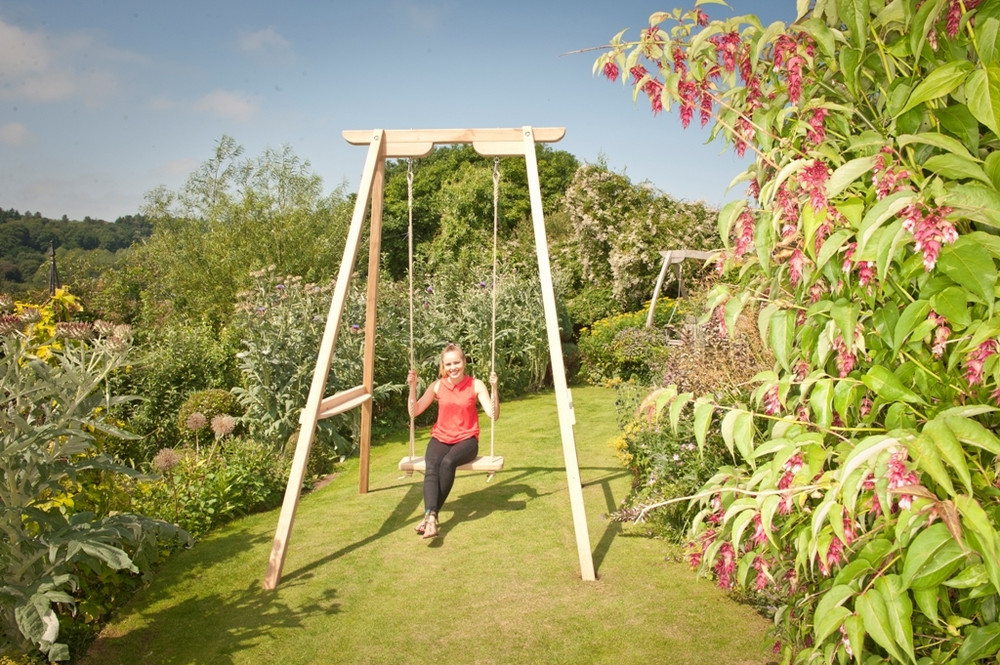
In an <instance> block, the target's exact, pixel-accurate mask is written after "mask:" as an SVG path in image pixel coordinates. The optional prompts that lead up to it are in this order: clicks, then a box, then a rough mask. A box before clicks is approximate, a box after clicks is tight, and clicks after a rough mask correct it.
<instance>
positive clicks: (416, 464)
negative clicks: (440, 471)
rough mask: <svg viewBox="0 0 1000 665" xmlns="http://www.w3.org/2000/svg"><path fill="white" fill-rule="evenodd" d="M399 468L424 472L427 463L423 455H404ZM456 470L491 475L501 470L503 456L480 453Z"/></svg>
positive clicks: (410, 471)
mask: <svg viewBox="0 0 1000 665" xmlns="http://www.w3.org/2000/svg"><path fill="white" fill-rule="evenodd" d="M399 470H400V471H406V472H407V473H413V472H414V471H419V472H420V473H424V472H425V471H426V470H427V465H426V464H425V462H424V458H423V456H420V457H404V458H403V459H401V460H399ZM458 470H459V471H485V472H487V473H489V474H490V475H493V474H494V473H496V472H497V471H503V457H501V456H500V455H494V456H491V455H481V456H479V457H477V458H476V459H474V460H472V461H471V462H469V463H467V464H463V465H462V466H460V467H458Z"/></svg>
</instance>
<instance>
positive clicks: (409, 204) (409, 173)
mask: <svg viewBox="0 0 1000 665" xmlns="http://www.w3.org/2000/svg"><path fill="white" fill-rule="evenodd" d="M406 214H407V218H408V220H407V224H406V236H407V249H408V251H407V257H408V259H409V263H408V264H407V268H406V273H407V275H409V278H410V369H411V370H414V371H416V369H417V361H416V358H415V355H414V351H413V346H414V344H413V160H412V159H407V160H406ZM415 409H416V404H413V405H411V406H410V409H409V411H410V457H411V458H413V457H415V456H416V452H415V446H414V442H413V440H414V436H415V431H416V421H415V418H414V416H413V411H414V410H415Z"/></svg>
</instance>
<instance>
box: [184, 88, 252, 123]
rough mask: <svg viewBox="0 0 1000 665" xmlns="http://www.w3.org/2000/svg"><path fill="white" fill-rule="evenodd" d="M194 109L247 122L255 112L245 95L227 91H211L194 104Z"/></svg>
mask: <svg viewBox="0 0 1000 665" xmlns="http://www.w3.org/2000/svg"><path fill="white" fill-rule="evenodd" d="M194 108H195V110H197V111H206V112H208V113H212V114H213V115H217V116H220V117H222V118H229V119H233V120H249V119H250V116H252V115H253V114H254V112H256V110H257V107H256V105H255V104H254V103H253V102H252V101H251V100H250V99H249V98H248V97H247V96H246V95H244V94H241V93H238V92H231V91H229V90H213V91H212V92H210V93H208V94H207V95H205V96H204V97H202V98H201V99H199V100H198V101H197V102H195V104H194Z"/></svg>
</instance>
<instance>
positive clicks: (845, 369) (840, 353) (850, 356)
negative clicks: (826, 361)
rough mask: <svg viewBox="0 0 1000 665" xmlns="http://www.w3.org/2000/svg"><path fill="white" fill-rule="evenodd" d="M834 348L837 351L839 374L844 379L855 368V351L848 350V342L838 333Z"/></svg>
mask: <svg viewBox="0 0 1000 665" xmlns="http://www.w3.org/2000/svg"><path fill="white" fill-rule="evenodd" d="M833 350H834V351H836V352H837V358H836V363H837V375H838V377H839V378H841V379H843V378H844V377H845V376H847V375H848V374H850V373H851V372H852V371H853V370H854V362H855V360H856V359H855V357H854V352H853V351H848V349H847V344H845V343H844V338H843V337H841V336H840V335H837V337H836V338H835V339H834V340H833Z"/></svg>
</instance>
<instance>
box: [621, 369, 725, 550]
mask: <svg viewBox="0 0 1000 665" xmlns="http://www.w3.org/2000/svg"><path fill="white" fill-rule="evenodd" d="M617 389H618V400H617V404H616V411H617V413H618V419H619V423H624V424H623V425H622V432H621V434H620V435H619V436H618V437H617V438H616V439H615V440H614V441H613V443H612V446H613V447H614V449H615V452H616V453H617V455H618V458H619V459H620V460H621V462H622V464H623V465H624V466H625V467H626V468H627V469H628V470H629V471H631V472H632V491H631V493H630V494H629V496H628V497H627V498H626V499H625V500H624V501H623V502H622V505H621V508H620V510H619V511H618V512H617V513H616V515H615V516H614V518H615V519H618V520H620V521H632V520H635V519H636V518H637V517H638V516H639V515H640V514H641V513H642V510H643V508H644V507H646V506H649V505H653V504H657V503H661V502H663V501H667V500H670V499H677V498H681V497H686V496H692V495H694V494H696V493H697V492H698V490H699V489H700V488H701V487H702V485H704V484H705V482H707V481H708V480H709V479H710V478H711V477H712V476H713V475H715V473H716V472H717V471H718V469H719V468H720V467H722V466H724V465H727V464H732V463H733V461H734V460H733V459H732V457H731V456H730V455H729V452H728V450H727V449H726V446H725V443H724V441H723V439H722V436H721V434H720V433H719V432H718V430H711V431H709V433H708V436H707V437H706V438H705V445H704V447H703V448H702V449H701V450H699V449H698V445H697V443H696V442H695V441H696V440H695V436H694V432H693V427H692V425H691V424H690V422H683V423H681V426H680V428H679V430H678V432H677V433H674V431H673V429H672V428H671V427H670V424H669V422H668V420H667V417H666V415H665V414H661V417H659V418H652V419H650V418H649V417H648V414H649V413H650V412H649V410H647V409H644V408H643V406H642V405H643V404H647V403H648V402H647V401H646V400H650V399H653V400H655V397H649V396H646V397H645V399H642V398H643V395H644V394H645V389H644V388H642V387H641V386H637V385H636V384H635V383H632V382H628V383H622V384H620V385H619V386H618V388H617ZM654 395H655V393H654ZM689 508H690V503H689V502H688V501H677V502H675V503H671V504H668V505H666V506H663V507H661V508H659V509H658V510H655V511H651V512H649V513H647V514H646V515H644V516H643V520H642V522H643V524H644V525H645V526H646V527H647V528H648V529H649V530H651V531H652V532H653V533H654V534H655V535H657V536H661V537H665V538H668V539H670V540H672V541H675V542H681V540H682V539H683V537H684V535H685V531H686V528H687V520H688V519H689V518H690V517H691V515H690V514H689Z"/></svg>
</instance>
